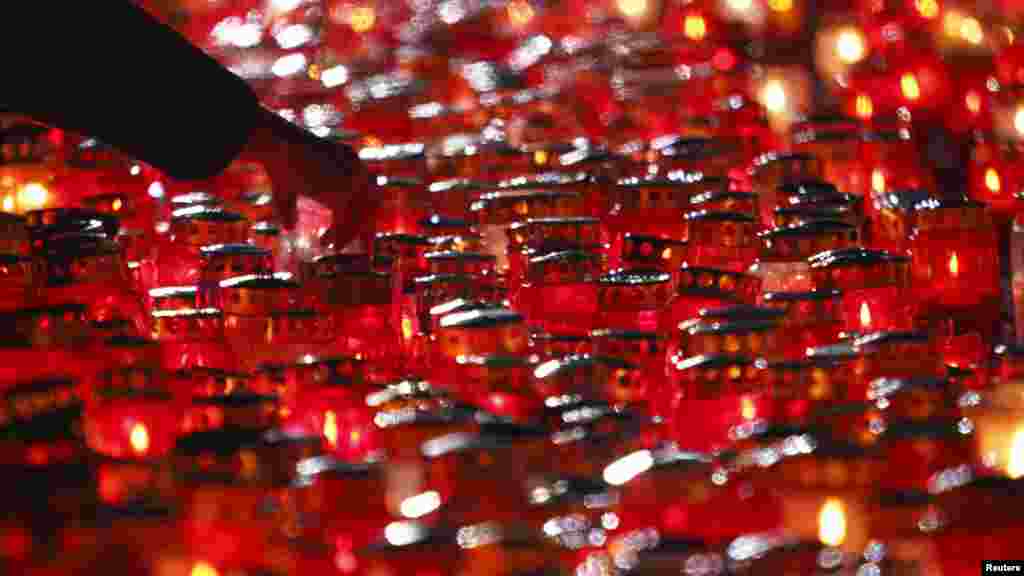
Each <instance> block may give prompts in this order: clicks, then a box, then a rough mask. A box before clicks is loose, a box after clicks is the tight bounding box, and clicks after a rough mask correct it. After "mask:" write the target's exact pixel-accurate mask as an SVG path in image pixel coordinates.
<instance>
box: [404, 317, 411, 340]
mask: <svg viewBox="0 0 1024 576" xmlns="http://www.w3.org/2000/svg"><path fill="white" fill-rule="evenodd" d="M402 338H404V339H406V340H411V339H412V320H411V319H409V318H402Z"/></svg>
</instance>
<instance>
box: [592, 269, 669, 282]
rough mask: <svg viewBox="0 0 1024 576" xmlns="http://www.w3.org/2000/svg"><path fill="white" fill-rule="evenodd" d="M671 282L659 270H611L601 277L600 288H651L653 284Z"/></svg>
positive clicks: (667, 275) (665, 274) (666, 275)
mask: <svg viewBox="0 0 1024 576" xmlns="http://www.w3.org/2000/svg"><path fill="white" fill-rule="evenodd" d="M671 280H672V276H671V275H670V274H668V273H666V272H662V271H660V270H645V269H639V268H632V269H619V270H612V271H611V272H608V273H607V274H604V275H602V276H601V279H600V284H601V285H602V286H651V285H655V284H666V283H668V282H669V281H671Z"/></svg>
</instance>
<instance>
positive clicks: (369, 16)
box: [348, 6, 377, 33]
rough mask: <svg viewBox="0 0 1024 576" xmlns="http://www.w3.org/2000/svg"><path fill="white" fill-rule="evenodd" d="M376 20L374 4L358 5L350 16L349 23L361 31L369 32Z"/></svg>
mask: <svg viewBox="0 0 1024 576" xmlns="http://www.w3.org/2000/svg"><path fill="white" fill-rule="evenodd" d="M376 22H377V13H376V12H374V10H373V7H372V6H356V7H355V8H353V9H352V12H351V13H350V14H349V16H348V25H349V26H351V27H352V30H354V31H356V32H359V33H363V32H369V31H370V30H371V29H372V28H373V25H374V24H375V23H376Z"/></svg>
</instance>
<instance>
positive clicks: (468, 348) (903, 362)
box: [0, 118, 1024, 576]
mask: <svg viewBox="0 0 1024 576" xmlns="http://www.w3.org/2000/svg"><path fill="white" fill-rule="evenodd" d="M748 121H749V122H752V124H751V125H750V126H748V128H750V130H753V129H754V128H756V127H757V126H758V124H756V123H753V121H752V120H741V119H737V118H732V119H731V123H725V124H723V126H728V127H730V129H729V130H724V129H723V130H722V131H721V133H718V134H713V135H703V136H688V137H679V138H675V139H664V138H662V139H659V140H658V141H657V142H655V143H651V145H650V146H649V147H648V148H647V149H645V150H643V151H642V152H636V151H632V152H631V153H624V152H619V151H614V150H605V149H596V148H589V147H582V146H580V145H577V144H566V143H563V142H561V141H559V140H557V139H556V138H554V137H550V135H548V136H545V134H544V132H543V130H536V131H535V132H531V133H530V134H529V137H528V138H526V139H525V140H524V141H523V142H520V143H517V144H516V145H512V144H509V143H508V142H505V141H500V140H495V141H490V142H484V143H482V144H480V145H479V146H476V145H474V146H467V147H465V148H463V149H461V150H460V151H459V152H458V153H449V152H444V153H441V152H433V151H430V150H427V149H426V148H425V147H424V146H422V145H416V144H408V145H388V146H381V147H377V148H372V147H367V148H364V149H363V150H362V152H361V156H362V157H363V158H364V160H366V162H367V163H368V164H370V166H371V169H372V170H373V171H374V173H375V174H377V175H378V176H377V184H378V193H379V194H381V195H382V197H383V198H384V207H383V209H382V210H380V212H379V220H378V222H377V230H378V234H377V236H376V241H375V244H374V245H373V246H369V247H361V248H360V249H358V250H339V251H330V252H325V253H319V254H317V253H316V252H317V246H318V237H319V235H320V234H322V231H323V228H325V226H326V225H327V224H328V223H329V214H324V213H323V211H322V210H318V208H317V207H316V206H315V205H313V204H306V203H304V204H303V205H301V206H300V211H301V212H302V217H300V226H299V230H297V231H296V233H294V234H285V233H283V232H282V231H280V230H278V229H277V228H276V227H275V226H274V225H273V223H272V222H273V221H274V213H273V209H272V206H273V203H272V202H270V201H269V199H270V198H271V196H270V194H271V192H270V191H269V190H267V189H266V183H265V181H264V180H263V179H262V177H261V175H260V174H259V173H258V172H254V171H250V170H249V169H248V168H247V167H237V168H234V169H232V170H231V171H230V172H229V173H228V174H226V175H225V176H224V177H223V178H222V179H221V180H218V181H217V182H211V183H208V187H207V188H206V189H203V190H199V189H194V188H189V189H185V188H182V187H180V186H172V185H171V184H169V183H168V184H164V183H162V182H161V181H160V180H157V179H155V178H157V177H158V175H154V174H152V171H151V170H150V169H149V168H146V167H143V166H140V165H137V164H134V163H132V162H131V161H129V160H127V159H125V158H123V157H121V156H120V155H119V154H117V153H116V152H113V151H110V150H107V149H105V148H104V147H103V146H102V144H100V143H97V142H95V141H92V140H87V139H78V138H73V137H71V135H69V134H61V133H57V132H53V131H48V130H45V129H42V128H39V127H35V126H29V125H26V124H23V123H13V124H11V123H9V124H7V125H6V128H5V129H4V131H3V132H2V134H0V141H2V142H0V143H2V145H3V146H4V147H5V149H7V147H10V149H11V150H22V149H23V148H24V150H26V151H28V153H27V154H25V155H21V154H18V155H17V156H16V157H15V156H12V157H11V158H10V159H7V160H5V161H4V162H0V171H2V170H7V172H5V173H4V174H6V175H7V176H10V177H12V178H13V177H15V176H18V175H19V174H21V175H23V173H24V170H26V169H27V168H26V167H32V169H33V170H36V172H33V174H41V173H50V174H51V177H50V178H49V179H47V180H45V181H35V182H31V183H28V184H25V185H24V186H23V187H22V189H21V190H20V191H19V192H18V195H17V197H16V198H13V199H12V205H11V206H7V207H5V209H6V208H10V210H9V211H8V212H7V213H4V214H3V215H2V218H0V247H2V250H3V254H2V256H0V259H2V260H3V262H2V264H0V303H2V309H3V312H2V313H0V323H3V332H2V337H0V339H2V342H0V355H4V356H5V357H8V360H7V361H6V362H3V363H0V393H2V395H3V396H2V402H0V431H2V434H0V466H2V467H3V470H4V472H5V474H4V476H5V481H6V482H9V483H10V488H11V489H10V491H9V493H10V494H11V495H12V506H10V507H9V513H7V514H4V515H0V567H5V568H9V569H11V570H13V572H11V573H21V574H29V575H40V576H41V575H49V574H83V575H84V574H111V573H118V574H145V575H152V576H228V575H233V574H239V575H241V574H244V575H249V576H255V575H256V574H281V575H287V574H360V575H365V576H379V575H394V576H399V575H402V576H404V575H412V576H435V575H436V576H446V575H452V574H458V575H472V576H484V575H508V576H513V575H522V576H526V575H530V574H535V575H540V574H551V575H557V574H566V575H570V574H574V575H578V576H589V575H600V576H612V575H627V574H681V573H683V574H700V575H718V574H720V575H725V574H732V575H745V574H751V575H753V574H850V575H853V574H856V575H873V574H894V575H936V574H938V575H943V576H949V575H954V576H959V575H961V574H975V573H977V570H978V568H979V566H980V562H981V560H982V559H1000V558H1010V557H1012V556H1013V554H1014V548H1013V546H1014V545H1015V543H1016V542H1017V541H1018V537H1019V535H1020V534H1021V532H1022V531H1024V521H1021V519H1020V518H1021V515H1020V514H1019V513H1018V512H1019V511H1020V510H1022V509H1024V501H1022V500H1021V499H1020V497H1019V495H1018V492H1017V491H1018V490H1022V489H1024V488H1022V486H1021V484H1020V480H1018V479H1019V478H1020V477H1022V476H1024V401H1022V400H1021V398H1022V396H1021V393H1024V388H1022V387H1021V386H1020V385H1019V384H1018V383H1017V382H1018V377H1019V374H1018V371H1020V370H1024V354H1019V353H1018V352H1017V348H1016V347H1015V345H1014V344H1015V339H1014V338H1013V337H1012V336H1008V335H1012V334H1013V333H1014V330H1013V329H1012V327H1009V326H1007V325H1006V322H1005V321H1004V316H1005V317H1007V318H1008V317H1010V316H1012V312H1013V310H1016V311H1017V313H1018V314H1020V311H1021V310H1024V301H1020V298H1019V296H1020V294H1024V292H1022V291H1019V290H1018V286H1017V283H1016V282H1015V283H1014V284H1013V290H1012V294H1013V296H1012V297H1010V296H1005V297H1004V291H1005V292H1010V290H1008V289H1006V290H1004V288H1003V286H1002V285H1001V282H1002V278H1004V277H1006V278H1016V275H1020V274H1022V271H1021V268H1020V266H1021V264H1020V263H1019V262H1017V258H1016V257H1006V256H1004V255H1003V254H1002V252H1003V250H1002V247H1003V246H1004V245H1011V246H1015V244H1014V242H1013V240H1014V232H1013V231H1014V228H1013V224H1014V217H1015V215H1016V214H1015V211H1014V210H1015V206H1016V204H1015V203H1012V202H1011V203H1000V204H993V203H989V204H983V203H981V202H979V201H977V200H976V199H968V198H963V199H959V200H950V199H949V198H940V197H936V196H933V195H931V194H929V192H928V191H927V190H924V189H921V188H913V187H910V186H912V185H923V184H924V183H927V182H928V181H929V178H930V177H929V175H928V170H929V167H927V166H922V165H921V164H920V163H919V160H918V158H919V156H918V155H917V154H916V143H915V142H913V141H912V140H911V139H910V135H909V134H910V133H909V131H908V130H907V129H906V128H905V127H904V126H901V125H899V124H894V125H892V126H880V125H879V124H878V123H874V124H871V125H865V124H861V123H860V122H858V121H855V120H851V119H845V118H828V119H821V118H817V119H813V120H808V121H806V122H803V123H799V124H797V125H795V126H794V128H793V134H792V136H793V137H792V138H782V139H781V140H778V141H774V140H773V144H772V145H771V146H770V147H766V146H752V145H751V143H750V141H749V140H744V139H743V138H741V137H740V136H739V134H741V133H742V134H749V133H750V130H746V131H743V130H738V129H735V128H736V127H737V123H741V122H748ZM536 124H537V125H538V126H543V125H545V124H544V122H537V123H536ZM734 129H735V130H734ZM22 144H24V145H25V146H24V147H23V146H22ZM709 158H712V159H709ZM47 167H48V168H47ZM47 170H49V172H47ZM19 171H21V172H19ZM852 171H859V173H862V174H863V175H865V178H862V179H852V180H851V179H848V180H847V181H844V182H843V183H842V189H840V188H838V187H837V185H836V184H835V183H834V182H831V181H830V175H837V174H850V173H852ZM878 171H883V172H884V173H886V174H899V175H902V176H901V178H903V180H901V181H900V182H902V183H903V184H905V185H906V186H908V188H906V189H899V188H898V187H896V184H897V183H896V182H894V181H893V180H890V181H889V182H888V184H887V185H885V186H872V185H871V184H870V182H871V180H872V178H871V177H870V176H866V175H870V174H874V173H877V172H878ZM4 174H0V176H4ZM18 177H21V176H18ZM857 182H860V185H858V184H857ZM5 203H6V200H5ZM14 212H18V214H15V213H14ZM1011 256H1015V255H1011ZM1007 288H1008V287H1007ZM1017 328H1018V329H1019V328H1020V327H1019V326H1018V327H1017ZM1018 507H1021V508H1018Z"/></svg>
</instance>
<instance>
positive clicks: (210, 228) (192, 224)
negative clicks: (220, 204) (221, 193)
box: [155, 206, 248, 286]
mask: <svg viewBox="0 0 1024 576" xmlns="http://www.w3.org/2000/svg"><path fill="white" fill-rule="evenodd" d="M170 232H171V235H170V238H169V242H166V243H164V244H163V245H161V246H160V248H159V252H158V254H157V257H156V268H157V273H156V280H155V281H156V282H157V285H159V286H183V285H189V284H196V283H198V281H199V278H200V276H201V271H202V268H203V257H202V253H201V252H200V248H201V247H203V246H210V245H214V244H232V243H235V244H240V243H244V242H245V241H246V239H247V237H248V224H247V223H246V221H245V220H244V219H243V217H242V216H241V215H240V214H237V213H234V212H227V211H225V210H222V209H219V208H210V207H206V206H195V207H191V208H183V209H181V210H177V211H175V212H174V215H173V218H172V220H171V229H170Z"/></svg>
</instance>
